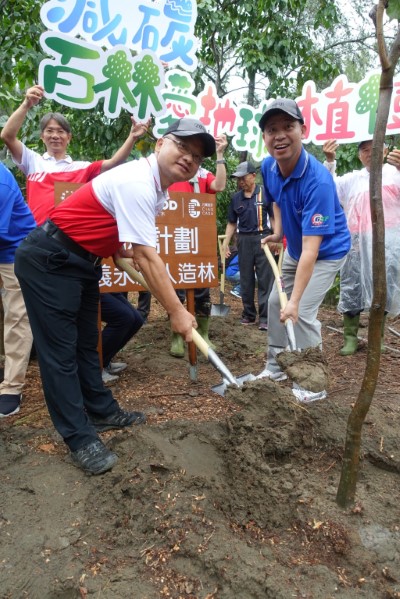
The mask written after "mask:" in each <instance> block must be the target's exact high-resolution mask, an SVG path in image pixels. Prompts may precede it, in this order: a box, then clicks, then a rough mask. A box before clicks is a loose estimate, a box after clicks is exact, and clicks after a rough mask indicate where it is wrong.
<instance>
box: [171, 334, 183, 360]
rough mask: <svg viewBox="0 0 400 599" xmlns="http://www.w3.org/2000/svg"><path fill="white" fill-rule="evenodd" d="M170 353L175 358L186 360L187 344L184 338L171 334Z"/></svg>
mask: <svg viewBox="0 0 400 599" xmlns="http://www.w3.org/2000/svg"><path fill="white" fill-rule="evenodd" d="M169 353H170V354H171V356H174V358H184V357H185V342H184V340H183V337H181V336H180V335H178V333H172V332H171V347H170V349H169Z"/></svg>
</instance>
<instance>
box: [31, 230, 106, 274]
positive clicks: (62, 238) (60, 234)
mask: <svg viewBox="0 0 400 599" xmlns="http://www.w3.org/2000/svg"><path fill="white" fill-rule="evenodd" d="M42 229H43V231H46V233H47V234H48V235H49V236H50V237H52V238H53V239H55V240H56V241H58V242H59V243H61V245H63V246H64V247H65V248H67V250H69V251H70V252H73V253H74V254H77V255H78V256H80V257H81V258H83V259H84V260H89V262H93V265H94V266H98V265H99V264H101V261H102V258H101V257H100V256H96V255H95V254H92V253H91V252H88V251H87V250H85V248H83V247H82V246H81V245H79V243H76V241H74V240H73V239H71V237H68V235H66V234H65V233H64V231H62V230H61V229H59V228H58V227H57V225H55V224H54V223H53V222H51V220H47V221H46V222H45V223H44V225H42Z"/></svg>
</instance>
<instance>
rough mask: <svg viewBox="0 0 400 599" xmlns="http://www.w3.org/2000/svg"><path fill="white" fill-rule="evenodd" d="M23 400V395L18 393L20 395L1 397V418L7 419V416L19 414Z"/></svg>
mask: <svg viewBox="0 0 400 599" xmlns="http://www.w3.org/2000/svg"><path fill="white" fill-rule="evenodd" d="M21 399H22V395H21V393H18V395H12V394H11V393H3V395H0V418H7V416H12V415H13V414H18V412H19V406H20V404H21Z"/></svg>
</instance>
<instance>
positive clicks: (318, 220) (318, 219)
mask: <svg viewBox="0 0 400 599" xmlns="http://www.w3.org/2000/svg"><path fill="white" fill-rule="evenodd" d="M328 220H329V216H323V215H322V214H314V215H313V216H312V217H311V224H312V226H313V227H321V226H322V225H325V224H326V223H327V221H328Z"/></svg>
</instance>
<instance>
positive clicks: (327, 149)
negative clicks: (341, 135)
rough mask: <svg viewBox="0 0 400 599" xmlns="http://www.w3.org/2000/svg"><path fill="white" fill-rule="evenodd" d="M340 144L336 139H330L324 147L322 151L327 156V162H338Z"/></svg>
mask: <svg viewBox="0 0 400 599" xmlns="http://www.w3.org/2000/svg"><path fill="white" fill-rule="evenodd" d="M338 147H339V144H338V143H337V141H336V139H328V141H326V142H325V143H324V145H323V146H322V151H323V153H324V154H325V158H326V161H327V162H334V161H335V160H336V150H337V149H338Z"/></svg>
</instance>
